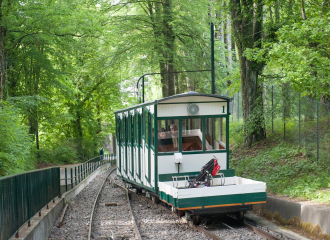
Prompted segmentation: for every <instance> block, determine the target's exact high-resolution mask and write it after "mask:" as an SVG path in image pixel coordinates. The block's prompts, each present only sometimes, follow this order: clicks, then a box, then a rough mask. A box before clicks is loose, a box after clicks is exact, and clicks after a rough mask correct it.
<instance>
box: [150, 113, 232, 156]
mask: <svg viewBox="0 0 330 240" xmlns="http://www.w3.org/2000/svg"><path fill="white" fill-rule="evenodd" d="M196 118H199V119H202V128H201V131H202V137H203V139H202V150H194V151H182V131H183V130H182V120H183V119H196ZM209 118H215V119H217V118H224V119H225V121H226V123H225V124H226V132H225V136H226V139H227V142H226V147H225V149H219V150H206V138H205V135H206V131H205V130H206V119H209ZM171 119H178V120H179V126H178V127H179V129H178V131H179V150H178V151H173V152H158V149H155V150H156V152H157V156H164V155H174V153H178V152H180V153H182V154H183V155H186V154H205V153H221V152H228V150H229V146H228V137H229V133H228V129H229V128H228V127H229V115H227V114H226V115H203V116H175V117H159V118H156V119H155V120H156V121H157V122H158V121H160V120H171ZM155 134H156V133H155ZM157 134H158V129H157Z"/></svg>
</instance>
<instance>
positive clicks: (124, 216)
mask: <svg viewBox="0 0 330 240" xmlns="http://www.w3.org/2000/svg"><path fill="white" fill-rule="evenodd" d="M115 170H116V169H113V170H111V171H110V173H109V175H108V176H107V177H106V178H105V180H104V182H103V184H102V186H101V187H100V189H99V192H98V194H97V196H96V198H95V202H94V207H93V210H92V213H91V216H90V225H89V235H88V239H89V240H90V239H138V240H140V239H141V236H140V233H139V230H138V228H137V225H136V222H135V219H134V215H133V213H132V209H131V204H130V200H129V195H128V190H127V189H126V188H124V187H123V186H121V185H119V184H118V183H116V182H115V181H114V180H113V179H111V175H114V171H115Z"/></svg>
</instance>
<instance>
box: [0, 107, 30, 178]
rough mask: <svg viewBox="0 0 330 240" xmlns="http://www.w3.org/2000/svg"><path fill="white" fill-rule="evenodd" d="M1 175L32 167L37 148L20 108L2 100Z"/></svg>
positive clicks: (0, 116)
mask: <svg viewBox="0 0 330 240" xmlns="http://www.w3.org/2000/svg"><path fill="white" fill-rule="evenodd" d="M0 119H1V121H0V149H1V151H0V176H3V175H8V174H13V173H15V172H17V171H24V170H26V169H32V168H33V166H30V164H31V162H32V163H33V161H34V160H33V158H34V157H35V154H34V153H35V148H34V146H33V145H34V144H33V141H32V139H31V137H30V136H29V135H28V134H27V131H26V130H27V129H26V127H24V126H22V125H21V120H22V119H21V118H20V116H19V113H18V110H17V109H16V108H14V107H12V106H9V105H8V104H7V103H6V102H3V101H0Z"/></svg>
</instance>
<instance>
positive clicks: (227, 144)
mask: <svg viewBox="0 0 330 240" xmlns="http://www.w3.org/2000/svg"><path fill="white" fill-rule="evenodd" d="M226 152H227V169H229V101H227V114H226Z"/></svg>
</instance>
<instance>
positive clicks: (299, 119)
mask: <svg viewBox="0 0 330 240" xmlns="http://www.w3.org/2000/svg"><path fill="white" fill-rule="evenodd" d="M300 98H301V93H299V144H300V143H301V132H300V131H301V129H300V128H301V114H300V110H301V102H300Z"/></svg>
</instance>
